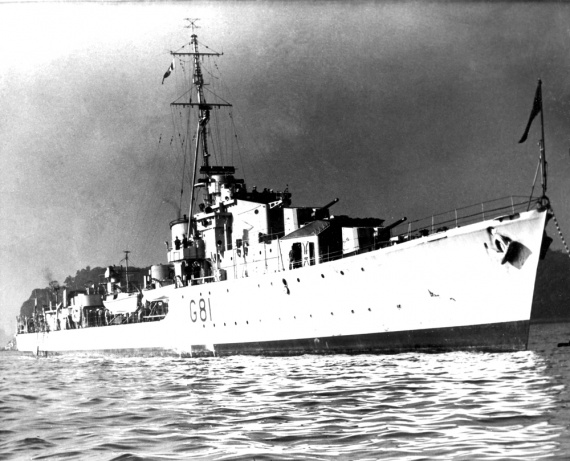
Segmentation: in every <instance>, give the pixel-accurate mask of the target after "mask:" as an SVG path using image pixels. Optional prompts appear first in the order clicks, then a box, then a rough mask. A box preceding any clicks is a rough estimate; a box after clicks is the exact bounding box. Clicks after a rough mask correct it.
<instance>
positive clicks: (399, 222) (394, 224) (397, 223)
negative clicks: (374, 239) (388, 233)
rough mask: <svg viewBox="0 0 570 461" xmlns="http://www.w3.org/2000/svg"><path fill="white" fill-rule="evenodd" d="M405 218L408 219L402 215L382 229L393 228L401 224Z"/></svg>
mask: <svg viewBox="0 0 570 461" xmlns="http://www.w3.org/2000/svg"><path fill="white" fill-rule="evenodd" d="M407 220H408V218H406V217H405V216H404V217H403V218H400V219H398V220H397V221H396V222H393V223H392V224H390V225H389V226H386V227H384V228H383V229H382V230H392V229H394V227H396V226H399V225H400V224H402V223H403V222H406V221H407Z"/></svg>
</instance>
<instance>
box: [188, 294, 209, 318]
mask: <svg viewBox="0 0 570 461" xmlns="http://www.w3.org/2000/svg"><path fill="white" fill-rule="evenodd" d="M198 319H200V320H201V321H202V322H206V321H207V320H210V321H211V320H212V308H211V307H210V298H208V299H204V298H200V300H199V301H198V302H196V301H194V300H192V301H190V320H192V321H193V322H197V321H198Z"/></svg>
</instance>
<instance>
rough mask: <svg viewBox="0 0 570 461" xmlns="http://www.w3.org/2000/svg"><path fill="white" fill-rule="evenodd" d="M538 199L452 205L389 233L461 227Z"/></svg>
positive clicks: (512, 211)
mask: <svg viewBox="0 0 570 461" xmlns="http://www.w3.org/2000/svg"><path fill="white" fill-rule="evenodd" d="M539 200H540V198H537V197H531V198H529V197H522V196H515V195H511V196H508V197H501V198H498V199H495V200H489V201H487V202H482V203H478V204H475V205H469V206H466V207H462V208H455V209H453V210H450V211H446V212H443V213H439V214H434V215H431V216H427V217H425V218H421V219H417V220H414V221H407V222H405V223H402V224H400V225H399V226H396V227H395V228H394V229H392V236H394V237H393V238H395V237H399V238H400V239H402V238H403V239H410V238H414V237H418V236H421V235H429V234H432V233H434V232H441V231H444V230H448V229H452V228H456V227H462V226H466V225H469V224H473V223H476V222H481V221H485V220H488V219H495V218H498V217H501V216H509V215H513V214H516V213H522V212H524V211H528V210H529V209H531V208H534V207H536V205H537V203H538V202H539Z"/></svg>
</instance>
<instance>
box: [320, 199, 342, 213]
mask: <svg viewBox="0 0 570 461" xmlns="http://www.w3.org/2000/svg"><path fill="white" fill-rule="evenodd" d="M338 201H339V199H338V198H335V199H334V200H333V201H332V202H330V203H327V204H326V205H325V206H322V207H321V208H320V209H321V210H326V209H327V208H330V207H331V206H333V205H334V204H335V203H336V202H338Z"/></svg>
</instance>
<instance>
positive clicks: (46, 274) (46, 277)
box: [42, 267, 53, 285]
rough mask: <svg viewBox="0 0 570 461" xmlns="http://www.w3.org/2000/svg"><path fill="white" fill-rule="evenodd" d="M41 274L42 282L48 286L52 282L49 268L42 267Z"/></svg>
mask: <svg viewBox="0 0 570 461" xmlns="http://www.w3.org/2000/svg"><path fill="white" fill-rule="evenodd" d="M42 273H43V276H44V280H45V281H46V282H47V284H48V285H49V283H50V282H51V281H52V280H53V272H52V271H51V270H50V269H49V268H47V267H44V268H43V269H42Z"/></svg>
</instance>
